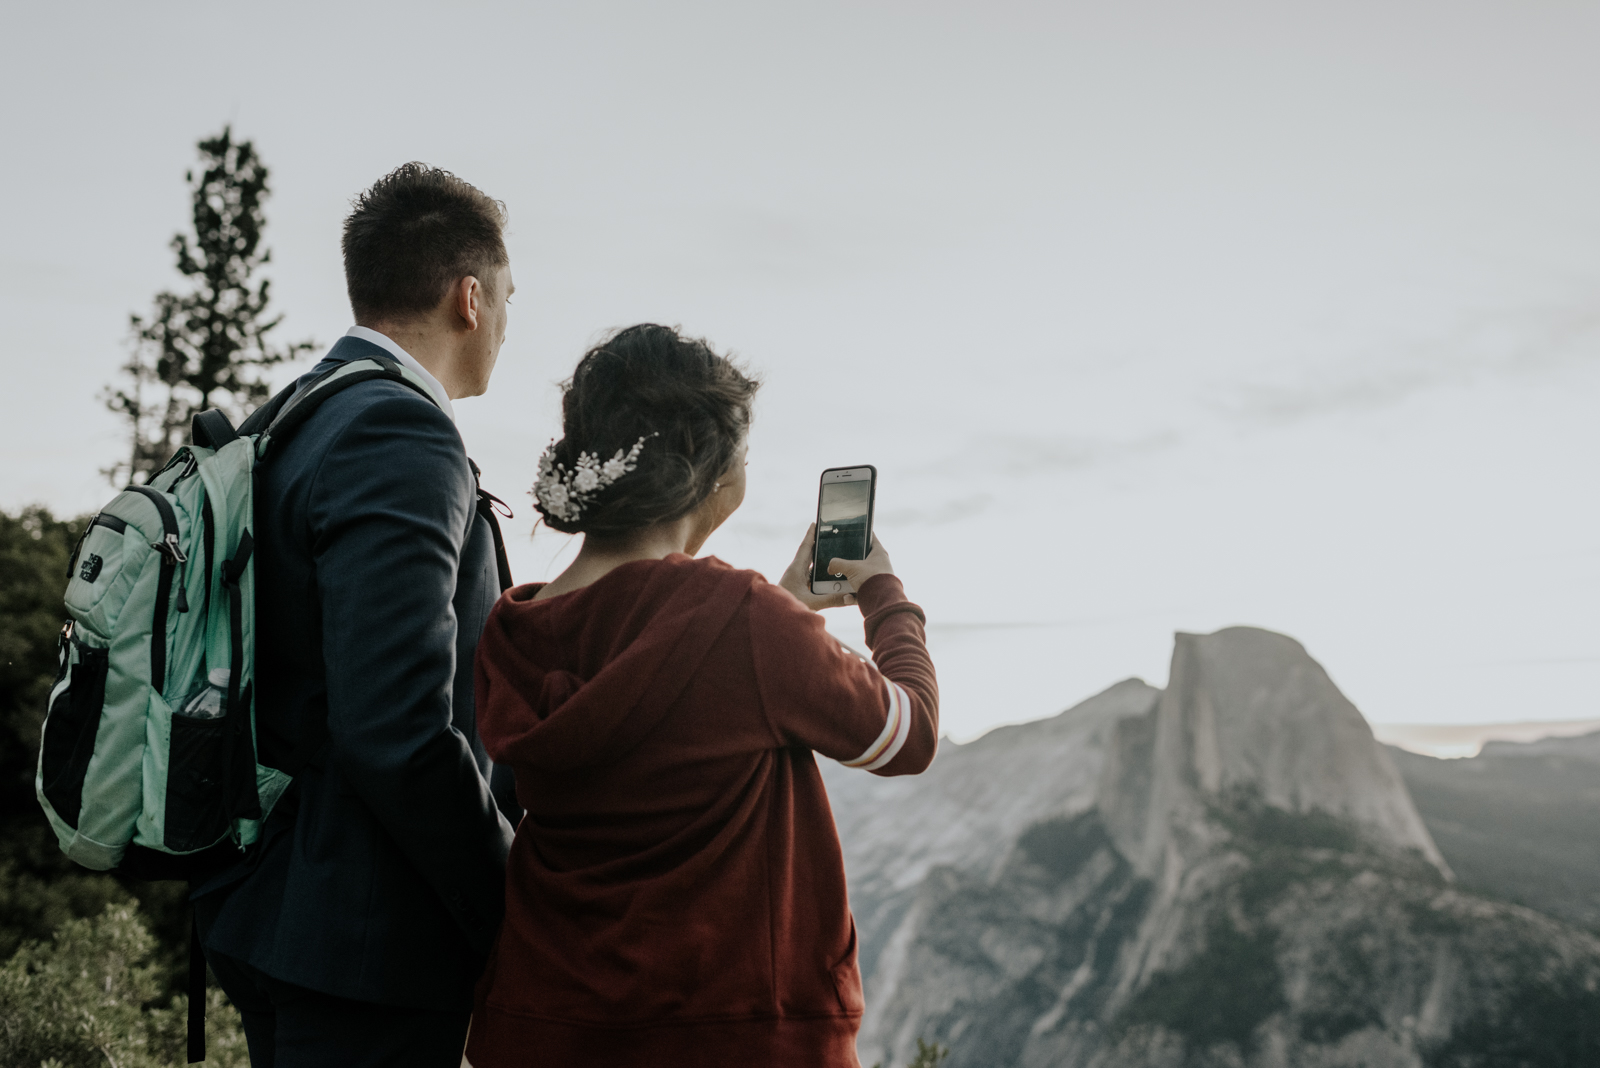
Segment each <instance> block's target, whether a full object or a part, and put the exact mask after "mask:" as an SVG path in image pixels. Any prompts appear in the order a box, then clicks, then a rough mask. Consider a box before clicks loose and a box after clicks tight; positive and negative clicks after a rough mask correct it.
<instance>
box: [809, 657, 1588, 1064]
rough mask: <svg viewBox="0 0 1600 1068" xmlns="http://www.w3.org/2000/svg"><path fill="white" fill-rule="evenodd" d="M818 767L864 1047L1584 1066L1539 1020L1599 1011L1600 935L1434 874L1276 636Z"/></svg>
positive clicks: (1101, 1059) (871, 1051) (1395, 805)
mask: <svg viewBox="0 0 1600 1068" xmlns="http://www.w3.org/2000/svg"><path fill="white" fill-rule="evenodd" d="M824 774H825V777H826V779H827V782H828V787H829V792H830V797H831V798H832V801H833V804H834V809H835V813H836V818H837V820H838V822H839V827H840V832H841V838H842V840H843V842H844V845H845V853H846V866H847V870H848V872H849V875H850V887H851V899H852V905H853V908H854V910H855V914H856V919H857V924H858V928H859V943H860V954H861V964H862V971H863V975H864V977H865V980H866V992H867V1015H866V1017H865V1019H864V1021H863V1026H862V1033H861V1039H860V1051H861V1055H862V1059H863V1063H866V1064H871V1063H873V1062H874V1061H875V1060H880V1059H881V1060H883V1061H884V1063H896V1062H903V1061H904V1060H905V1059H907V1057H908V1055H909V1053H910V1052H911V1050H912V1049H913V1047H914V1045H915V1041H916V1039H917V1038H919V1037H922V1038H927V1039H932V1040H937V1041H940V1042H943V1043H945V1044H947V1045H949V1046H950V1047H951V1049H952V1057H951V1060H950V1062H949V1065H950V1068H962V1066H968V1065H970V1066H979V1065H981V1066H984V1068H1005V1066H1010V1065H1016V1066H1025V1068H1033V1066H1044V1065H1085V1066H1097V1068H1121V1066H1128V1068H1132V1066H1134V1065H1139V1066H1145V1065H1171V1066H1174V1068H1176V1066H1179V1065H1191V1064H1192V1065H1202V1064H1205V1065H1210V1064H1218V1065H1221V1064H1230V1065H1231V1064H1239V1065H1244V1064H1249V1065H1297V1064H1317V1065H1326V1066H1330V1068H1331V1066H1336V1065H1350V1066H1354V1065H1357V1064H1362V1065H1369V1066H1379V1065H1395V1066H1401V1065H1405V1066H1412V1065H1416V1066H1424V1065H1427V1066H1434V1065H1440V1066H1443V1065H1458V1064H1459V1065H1467V1064H1477V1063H1480V1062H1478V1061H1473V1060H1471V1059H1470V1057H1469V1056H1468V1054H1469V1053H1470V1052H1471V1050H1472V1049H1474V1048H1476V1047H1477V1046H1481V1045H1482V1043H1483V1042H1484V1041H1489V1040H1493V1041H1501V1040H1502V1039H1505V1040H1507V1041H1511V1042H1512V1044H1513V1046H1515V1050H1523V1051H1524V1052H1526V1053H1527V1054H1528V1055H1529V1056H1531V1057H1534V1058H1535V1059H1533V1060H1529V1061H1527V1063H1537V1064H1541V1065H1544V1064H1556V1065H1559V1064H1568V1063H1571V1064H1579V1063H1600V1061H1585V1060H1582V1059H1578V1060H1573V1059H1571V1056H1587V1055H1588V1053H1587V1052H1586V1051H1589V1050H1591V1047H1592V1052H1594V1053H1595V1054H1596V1055H1597V1056H1600V1035H1597V1034H1595V1033H1592V1032H1589V1033H1570V1032H1571V1028H1570V1027H1567V1026H1566V1025H1561V1024H1558V1023H1555V1022H1554V1021H1556V1020H1558V1019H1579V1018H1583V1016H1584V1014H1587V1015H1588V1018H1590V1019H1594V1018H1597V1014H1600V940H1596V939H1595V938H1594V937H1593V936H1591V935H1589V934H1587V933H1585V932H1582V931H1579V930H1576V929H1574V928H1572V927H1569V926H1567V925H1565V924H1563V923H1562V922H1560V921H1559V920H1556V919H1553V918H1550V917H1547V916H1543V915H1539V914H1537V913H1534V912H1531V911H1529V910H1527V909H1522V908H1518V907H1516V906H1514V905H1509V904H1503V903H1496V902H1493V901H1489V900H1484V899H1481V898H1477V897H1474V896H1472V895H1469V894H1465V893H1462V892H1460V891H1458V890H1456V889H1455V888H1453V887H1452V885H1451V879H1452V870H1451V865H1450V864H1449V863H1448V862H1447V860H1446V857H1445V855H1444V853H1442V852H1441V850H1440V849H1439V846H1438V845H1437V843H1436V842H1435V841H1434V838H1433V837H1432V835H1431V834H1430V833H1429V831H1428V828H1427V825H1426V824H1425V822H1424V820H1423V817H1422V815H1421V814H1420V813H1419V812H1418V809H1417V806H1416V805H1415V804H1413V802H1412V798H1411V795H1410V793H1409V792H1408V790H1407V787H1406V784H1405V780H1404V779H1403V778H1402V776H1401V774H1400V772H1399V770H1398V768H1397V766H1396V763H1395V757H1394V755H1393V754H1391V753H1390V752H1388V751H1386V750H1385V749H1383V748H1382V747H1380V746H1379V745H1377V743H1376V742H1375V741H1374V740H1373V738H1372V734H1371V731H1370V729H1368V727H1367V725H1366V723H1365V721H1364V720H1363V719H1362V718H1361V716H1360V713H1359V712H1358V711H1356V709H1355V708H1354V706H1353V705H1351V704H1350V702H1349V701H1348V700H1347V699H1346V698H1345V697H1344V696H1343V694H1341V693H1340V692H1339V691H1338V689H1337V687H1335V686H1334V684H1333V683H1332V681H1331V680H1330V679H1329V678H1328V676H1327V674H1326V673H1325V672H1324V671H1323V670H1322V668H1321V667H1320V665H1318V664H1317V663H1316V662H1315V661H1314V660H1312V659H1311V657H1310V656H1309V655H1307V654H1306V652H1305V650H1304V649H1303V648H1301V646H1300V645H1299V644H1298V643H1296V642H1294V641H1293V640H1292V639H1289V638H1286V637H1284V636H1282V635H1277V634H1272V633H1270V632H1267V631H1261V630H1256V629H1253V628H1231V629H1229V630H1225V631H1221V632H1218V633H1216V634H1212V635H1179V636H1178V638H1177V643H1176V646H1175V649H1174V654H1173V667H1172V672H1171V682H1170V684H1169V686H1168V688H1167V689H1166V690H1165V691H1162V690H1157V689H1155V688H1153V687H1150V686H1148V685H1146V684H1144V683H1143V682H1140V681H1138V680H1127V681H1125V682H1122V683H1118V684H1117V685H1116V686H1113V687H1111V688H1110V689H1109V690H1107V691H1105V692H1103V693H1101V694H1099V695H1097V696H1095V697H1093V698H1091V699H1089V700H1088V701H1086V702H1084V703H1082V704H1080V705H1078V706H1077V707H1075V708H1073V709H1070V710H1069V711H1067V712H1065V713H1063V714H1062V715H1060V716H1057V717H1054V718H1052V719H1049V720H1043V721H1039V722H1037V723H1030V724H1024V725H1021V726H1016V727H1008V728H1001V729H999V730H996V731H992V732H990V733H989V734H987V735H985V736H983V737H982V738H980V739H978V740H977V741H975V742H972V743H970V744H968V745H964V746H953V745H952V746H949V747H948V748H947V750H946V751H945V752H944V753H942V754H941V756H940V757H939V759H938V760H937V761H936V762H935V764H934V766H933V768H932V769H930V771H929V772H928V773H927V774H925V775H923V776H921V777H919V778H911V779H894V780H883V779H875V778H872V777H869V776H862V775H859V774H858V773H852V772H849V771H847V770H846V769H843V768H835V767H829V768H826V769H825V771H824ZM1573 1014H1577V1015H1576V1016H1574V1015H1573ZM1474 1028H1477V1030H1474ZM1484 1028H1489V1031H1487V1032H1485V1031H1484V1030H1483V1029H1484ZM1564 1028H1565V1029H1564ZM1507 1036H1509V1037H1507ZM1585 1042H1588V1043H1590V1046H1585V1045H1584V1043H1585ZM1517 1043H1521V1045H1520V1046H1517V1045H1516V1044H1517ZM1515 1050H1513V1052H1515ZM1573 1051H1577V1052H1576V1053H1574V1052H1573ZM1569 1054H1570V1056H1569ZM1519 1055H1520V1054H1519ZM1463 1058H1465V1059H1463ZM1482 1063H1488V1062H1482ZM1495 1063H1500V1062H1495ZM1503 1063H1508V1064H1509V1063H1518V1062H1517V1061H1515V1060H1512V1061H1505V1062H1503Z"/></svg>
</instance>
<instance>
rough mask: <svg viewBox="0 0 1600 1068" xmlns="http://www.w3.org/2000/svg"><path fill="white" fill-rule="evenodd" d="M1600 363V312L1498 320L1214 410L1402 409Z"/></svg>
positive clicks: (1237, 389)
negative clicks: (1430, 397) (1425, 396)
mask: <svg viewBox="0 0 1600 1068" xmlns="http://www.w3.org/2000/svg"><path fill="white" fill-rule="evenodd" d="M1597 357H1600V307H1596V306H1594V305H1593V304H1590V305H1587V306H1580V307H1568V308H1562V309H1549V310H1540V311H1527V312H1521V313H1516V314H1504V313H1502V314H1498V315H1494V316H1486V317H1482V318H1479V319H1476V320H1474V321H1472V322H1470V323H1467V324H1464V325H1463V326H1462V327H1460V328H1458V329H1457V330H1455V331H1452V332H1451V333H1450V334H1449V335H1447V336H1445V337H1441V338H1438V339H1435V340H1432V341H1429V342H1426V343H1424V344H1420V345H1416V346H1413V347H1412V348H1411V349H1410V350H1409V351H1406V352H1402V353H1401V354H1400V355H1398V356H1394V357H1390V358H1387V359H1384V360H1377V359H1371V358H1369V359H1363V360H1357V361H1342V362H1339V363H1328V364H1324V365H1323V366H1321V367H1318V368H1315V369H1314V370H1313V371H1312V372H1311V373H1309V374H1307V375H1304V376H1303V377H1301V378H1300V379H1299V380H1298V381H1290V382H1277V383H1274V382H1259V381H1258V382H1244V383H1238V384H1235V385H1233V386H1231V387H1228V389H1227V393H1228V395H1227V396H1225V397H1224V398H1223V399H1222V400H1220V401H1218V402H1215V403H1213V404H1212V405H1210V407H1211V408H1212V409H1213V410H1214V411H1216V412H1217V413H1218V414H1220V415H1222V416H1223V417H1224V418H1227V419H1230V420H1237V421H1245V422H1268V423H1281V422H1292V421H1294V420H1298V419H1303V418H1306V417H1308V416H1317V415H1324V414H1332V413H1335V412H1341V411H1352V410H1360V409H1370V408H1377V407H1384V406H1389V405H1394V404H1398V403H1400V402H1401V401H1404V400H1407V399H1408V398H1410V397H1413V396H1415V395H1417V394H1420V393H1423V392H1426V391H1428V390H1432V389H1437V388H1441V387H1446V386H1450V385H1459V384H1465V383H1468V382H1471V381H1473V380H1475V379H1478V378H1481V377H1484V376H1486V375H1514V374H1539V373H1544V372H1546V371H1551V370H1555V369H1557V368H1560V367H1563V366H1567V365H1569V364H1572V363H1577V362H1581V361H1587V360H1594V359H1596V358H1597Z"/></svg>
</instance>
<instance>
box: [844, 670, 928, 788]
mask: <svg viewBox="0 0 1600 1068" xmlns="http://www.w3.org/2000/svg"><path fill="white" fill-rule="evenodd" d="M883 683H884V686H885V688H886V689H887V690H888V695H889V714H888V716H887V718H886V719H885V721H884V724H883V733H881V734H879V735H878V737H877V738H876V739H875V740H874V741H873V743H872V744H871V745H869V746H867V750H866V752H864V753H862V754H861V755H860V756H858V757H856V758H855V759H854V760H846V761H844V762H843V763H844V766H845V767H847V768H860V769H862V770H863V771H876V770H878V769H879V768H881V767H883V766H884V765H885V764H887V763H889V761H891V760H893V759H894V758H895V757H896V756H898V755H899V754H900V750H901V749H902V748H904V747H905V744H906V739H907V738H909V737H910V736H911V697H910V695H909V694H907V693H906V692H905V690H903V689H902V688H901V687H900V684H899V683H897V682H894V681H892V680H890V679H884V680H883Z"/></svg>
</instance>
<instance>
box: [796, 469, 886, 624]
mask: <svg viewBox="0 0 1600 1068" xmlns="http://www.w3.org/2000/svg"><path fill="white" fill-rule="evenodd" d="M877 495H878V469H877V468H876V467H873V466H872V465H871V464H863V465H861V466H859V467H830V468H828V469H827V470H826V471H824V472H822V482H821V485H820V486H818V488H817V540H816V545H815V547H814V548H813V549H812V553H811V592H812V593H854V592H855V587H853V586H851V585H850V580H849V579H847V578H845V577H844V576H843V575H831V574H829V573H828V561H830V560H834V559H838V560H865V559H866V557H867V551H868V550H869V549H871V548H872V504H873V501H874V500H876V499H877Z"/></svg>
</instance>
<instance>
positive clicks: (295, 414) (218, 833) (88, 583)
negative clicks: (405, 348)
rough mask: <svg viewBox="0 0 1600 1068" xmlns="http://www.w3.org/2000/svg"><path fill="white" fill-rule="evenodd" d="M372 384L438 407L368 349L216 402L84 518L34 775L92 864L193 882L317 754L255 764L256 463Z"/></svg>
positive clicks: (66, 833)
mask: <svg viewBox="0 0 1600 1068" xmlns="http://www.w3.org/2000/svg"><path fill="white" fill-rule="evenodd" d="M373 378H385V379H390V380H393V381H398V382H401V383H404V384H405V385H408V386H410V387H412V388H413V389H415V390H416V391H417V392H419V393H421V394H422V395H423V396H424V397H426V398H428V400H429V402H430V403H434V399H433V395H432V394H431V393H430V392H429V391H428V388H427V386H426V385H425V384H424V383H423V381H422V379H421V378H420V377H419V376H418V375H416V374H415V373H413V372H412V371H411V370H409V369H408V368H405V367H402V366H401V365H400V364H399V363H397V362H395V361H393V360H389V359H386V358H366V359H360V360H353V361H351V362H349V363H344V364H341V365H339V366H338V367H336V368H334V369H333V370H331V371H328V372H327V373H325V374H323V375H322V376H321V377H319V378H318V379H316V380H315V381H313V382H310V383H308V384H307V385H306V386H305V387H304V388H303V389H301V390H299V391H298V392H295V391H294V389H293V387H290V388H289V389H286V390H284V391H283V392H282V393H280V394H278V395H277V396H276V397H274V398H273V399H272V400H271V401H269V402H268V403H267V404H266V405H264V406H263V407H262V408H261V409H260V410H259V411H258V412H256V413H255V414H254V415H252V416H251V417H250V418H249V419H247V420H246V421H245V423H244V424H243V425H242V426H241V427H240V428H239V431H238V432H236V431H235V430H234V428H233V426H232V425H231V424H230V423H229V422H228V419H227V417H226V416H224V415H223V414H222V413H221V412H218V411H215V410H212V411H208V412H205V413H203V414H201V415H197V416H195V419H194V426H193V431H192V434H191V444H189V445H187V446H185V447H183V448H181V449H179V450H178V452H177V454H176V455H174V456H173V458H172V461H171V462H170V463H168V464H167V466H166V467H165V468H163V469H162V470H161V471H160V472H159V473H157V474H156V475H155V477H153V478H152V479H150V481H149V482H148V483H147V484H146V485H143V486H129V487H128V488H127V489H125V490H123V491H122V492H121V493H119V494H118V495H117V496H116V497H114V498H113V499H112V500H111V502H110V503H109V504H107V505H106V506H105V508H103V509H102V510H101V511H100V513H99V514H98V515H96V516H95V517H94V519H93V520H91V521H90V523H89V526H88V527H87V528H86V529H85V531H84V534H83V537H82V539H81V540H80V541H79V543H78V547H77V549H76V550H75V551H74V553H73V555H72V560H71V562H70V564H69V565H68V569H69V570H68V575H67V577H68V579H69V582H68V585H67V593H66V606H67V611H68V613H69V615H70V618H69V619H68V620H67V623H66V625H65V626H64V627H63V628H62V630H61V641H60V650H61V652H60V665H61V666H60V674H59V675H58V676H57V679H56V684H55V686H54V687H52V688H51V690H50V697H49V703H48V705H47V707H46V713H45V721H44V732H43V739H42V741H41V744H40V746H39V765H38V773H37V776H36V778H35V780H34V787H35V791H36V792H37V794H38V797H39V803H40V804H41V805H43V806H44V811H45V814H46V816H47V817H48V818H49V820H50V825H51V826H52V827H53V828H54V829H55V832H56V837H57V838H58V839H59V840H60V843H61V849H62V851H63V852H65V853H66V854H67V856H69V857H71V858H72V859H73V860H75V861H77V862H78V863H79V864H82V865H83V866H84V867H87V868H95V869H99V870H106V869H112V868H118V869H120V870H122V871H124V872H126V873H127V874H130V875H133V876H135V877H136V878H142V879H171V878H195V877H198V876H200V875H202V874H204V873H205V872H206V871H207V870H209V869H212V868H215V867H217V866H218V865H219V863H222V862H225V861H226V859H227V858H228V857H230V856H237V855H238V851H240V850H242V849H244V848H245V847H246V846H248V845H249V844H250V843H252V842H254V841H255V840H256V838H257V836H258V835H259V833H260V829H261V823H262V821H263V820H264V819H266V817H267V814H268V813H270V812H271V811H272V807H273V805H274V804H275V803H276V802H277V801H278V799H279V798H280V797H282V796H283V792H284V789H285V788H286V787H287V786H288V785H289V783H290V782H291V781H292V779H293V776H294V774H296V773H297V772H298V771H299V770H301V768H302V767H303V765H304V763H305V762H306V761H308V760H309V759H310V754H309V753H307V754H306V756H305V759H304V760H301V759H299V758H298V756H297V759H296V761H295V763H296V764H297V765H299V766H296V767H291V768H272V767H267V766H265V765H263V764H261V763H259V762H258V761H257V759H256V729H255V703H254V693H255V663H254V661H255V655H254V654H255V569H254V567H253V564H252V560H253V550H254V546H255V542H254V539H253V537H252V535H251V531H252V530H253V529H255V521H254V481H255V473H256V471H257V470H258V469H259V468H260V466H261V465H262V464H264V463H266V462H268V460H269V458H270V456H271V454H272V452H273V450H274V448H275V447H276V446H280V445H281V444H282V443H283V441H284V440H285V439H286V438H287V437H288V436H289V435H290V434H292V433H293V432H294V431H295V429H297V428H298V427H299V426H300V425H301V424H302V423H304V422H305V420H306V419H308V418H309V417H310V416H311V414H312V413H313V412H314V411H315V410H316V409H317V407H318V406H319V405H320V404H321V403H322V402H323V401H324V400H326V399H327V398H328V397H330V396H332V395H333V394H335V393H338V392H340V391H341V390H344V389H347V388H349V387H350V386H353V385H355V384H357V383H358V382H365V381H368V380H370V379H373ZM253 428H255V429H254V431H253ZM213 680H214V681H213ZM208 689H209V690H210V692H209V693H208V692H207V691H208ZM186 708H188V709H189V710H190V711H191V712H192V713H194V714H188V715H186V714H185V711H184V710H185V709H186ZM305 748H306V747H305V746H302V749H305Z"/></svg>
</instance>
